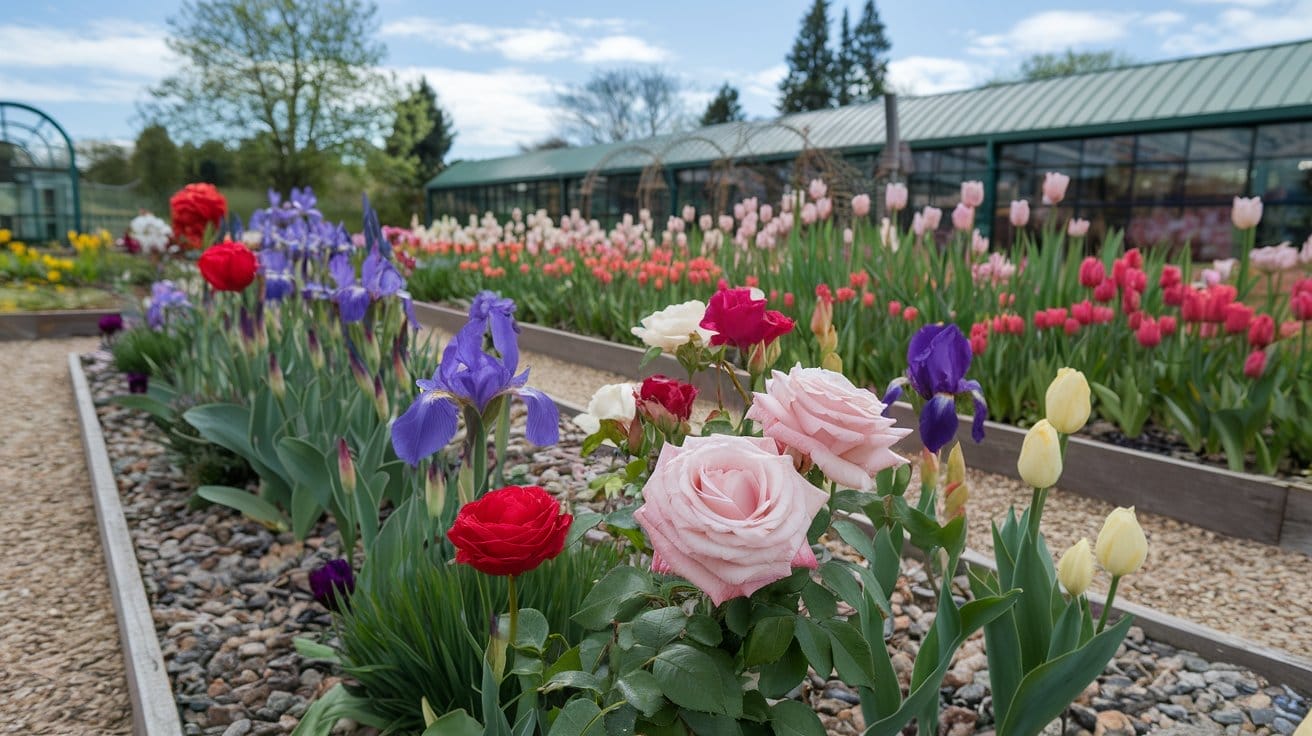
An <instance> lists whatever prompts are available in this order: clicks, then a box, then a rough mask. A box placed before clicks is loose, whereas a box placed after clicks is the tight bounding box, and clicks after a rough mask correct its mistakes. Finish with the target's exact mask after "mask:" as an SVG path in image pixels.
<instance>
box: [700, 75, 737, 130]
mask: <svg viewBox="0 0 1312 736" xmlns="http://www.w3.org/2000/svg"><path fill="white" fill-rule="evenodd" d="M744 117H745V116H744V115H743V106H742V105H740V104H738V90H737V89H735V88H734V87H733V85H731V84H729V83H728V82H725V83H724V84H723V85H721V86H720V91H719V92H717V93H716V94H715V97H714V98H713V99H712V100H711V102H710V104H708V105H707V106H706V112H704V113H702V118H701V121H700V122H701V124H702V125H719V124H720V123H733V122H737V121H739V120H742V119H744Z"/></svg>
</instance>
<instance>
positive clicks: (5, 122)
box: [0, 100, 82, 232]
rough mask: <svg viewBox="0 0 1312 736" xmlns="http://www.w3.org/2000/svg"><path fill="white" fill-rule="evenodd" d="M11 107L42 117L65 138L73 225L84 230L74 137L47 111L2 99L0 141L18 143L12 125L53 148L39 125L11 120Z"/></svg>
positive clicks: (42, 119)
mask: <svg viewBox="0 0 1312 736" xmlns="http://www.w3.org/2000/svg"><path fill="white" fill-rule="evenodd" d="M9 108H14V109H18V110H25V111H27V112H29V113H32V114H33V115H36V116H37V117H38V118H40V119H41V121H42V122H43V123H49V124H50V127H52V128H54V129H55V131H56V132H58V133H59V135H60V137H62V138H63V139H64V146H65V148H66V149H67V151H68V178H69V183H70V184H71V185H72V187H71V189H72V199H73V227H74V229H76V230H77V231H78V232H82V193H81V189H80V187H79V179H80V178H81V177H80V175H79V173H78V170H77V152H76V150H74V148H73V139H72V138H70V137H69V135H68V132H67V131H65V130H64V128H63V126H61V125H60V124H59V122H58V121H56V120H55V119H54V118H52V117H50V116H49V115H47V114H46V113H45V112H43V111H41V110H39V109H37V108H35V107H32V106H31V105H27V104H24V103H22V102H13V101H10V100H0V141H6V142H9V143H15V144H17V143H18V141H15V140H14V139H13V138H11V137H10V134H9V129H10V128H11V127H12V128H16V129H19V130H24V131H26V132H28V133H31V134H32V135H35V136H36V137H38V138H40V139H41V142H42V143H44V144H45V145H46V147H47V148H48V149H53V146H52V144H51V143H50V141H49V140H48V139H47V138H46V137H45V135H43V134H42V132H41V131H40V130H39V129H38V127H35V126H27V125H21V124H19V123H17V122H11V121H10V120H9V116H8V115H7V114H6V110H7V109H9ZM23 149H24V150H27V149H26V147H25V146H23ZM31 153H32V152H31V151H28V155H29V157H30V156H31ZM33 165H34V167H35V165H36V161H35V159H34V160H33ZM49 168H50V169H52V170H53V167H49ZM32 196H33V197H34V198H35V197H36V191H35V189H34V190H33V193H32ZM37 205H38V203H37V202H33V211H34V212H35V211H36V210H37V209H38V206H37Z"/></svg>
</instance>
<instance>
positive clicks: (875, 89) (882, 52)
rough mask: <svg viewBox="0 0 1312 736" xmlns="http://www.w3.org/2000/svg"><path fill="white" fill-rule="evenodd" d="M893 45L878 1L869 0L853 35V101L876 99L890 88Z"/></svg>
mask: <svg viewBox="0 0 1312 736" xmlns="http://www.w3.org/2000/svg"><path fill="white" fill-rule="evenodd" d="M891 48H893V44H892V43H890V42H889V40H888V34H887V33H886V32H885V28H884V23H883V21H881V20H880V19H879V11H878V10H876V9H875V0H866V4H865V7H864V8H862V10H861V20H860V21H858V22H857V24H856V30H855V31H854V32H853V34H852V61H853V64H852V66H853V80H852V87H853V95H852V97H853V100H854V101H856V102H865V101H868V100H873V99H875V98H876V97H879V96H880V95H882V94H884V92H886V91H887V84H886V78H887V76H888V52H889V49H891Z"/></svg>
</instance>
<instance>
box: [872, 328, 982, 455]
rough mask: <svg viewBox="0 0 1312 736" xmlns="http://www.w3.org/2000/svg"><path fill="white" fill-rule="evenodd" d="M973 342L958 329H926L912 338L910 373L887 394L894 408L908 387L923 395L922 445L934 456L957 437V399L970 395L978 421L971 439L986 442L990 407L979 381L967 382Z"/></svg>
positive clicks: (909, 348) (896, 380) (885, 400)
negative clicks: (986, 426)
mask: <svg viewBox="0 0 1312 736" xmlns="http://www.w3.org/2000/svg"><path fill="white" fill-rule="evenodd" d="M970 360H971V352H970V341H969V340H967V339H966V336H965V335H963V334H961V330H960V329H958V328H957V326H956V325H925V326H924V327H922V328H920V331H919V332H917V333H916V334H915V336H913V337H912V338H911V345H910V346H909V347H908V348H907V373H906V375H905V376H903V377H901V378H898V379H895V380H894V381H893V382H892V383H891V384H889V386H888V391H887V392H886V393H885V394H884V403H885V404H889V405H891V404H892V403H893V402H894V401H897V400H898V398H899V397H901V396H902V389H903V387H904V386H907V385H910V386H911V389H912V390H913V391H915V392H916V393H918V394H920V397H921V398H923V399H925V401H926V403H925V406H924V408H923V409H921V411H920V441H921V442H923V443H924V445H925V447H926V449H928V450H929V451H930V452H938V451H939V450H940V449H942V448H943V447H944V446H945V445H947V444H948V443H949V442H951V441H952V438H953V437H955V436H956V434H957V424H958V422H957V396H958V395H961V394H967V393H968V394H970V396H971V397H972V398H973V399H974V400H975V419H974V423H973V424H972V425H971V432H970V436H971V438H972V439H974V440H975V441H976V442H982V441H984V419H985V418H986V417H987V416H988V405H987V404H985V403H984V391H983V389H982V388H981V387H980V385H979V381H973V380H966V371H968V370H970Z"/></svg>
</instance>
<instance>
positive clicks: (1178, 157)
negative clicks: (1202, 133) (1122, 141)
mask: <svg viewBox="0 0 1312 736" xmlns="http://www.w3.org/2000/svg"><path fill="white" fill-rule="evenodd" d="M1188 141H1189V134H1188V133H1152V134H1146V135H1141V136H1139V152H1138V155H1137V159H1138V160H1139V161H1183V160H1184V150H1185V146H1186V144H1187V143H1188Z"/></svg>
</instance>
